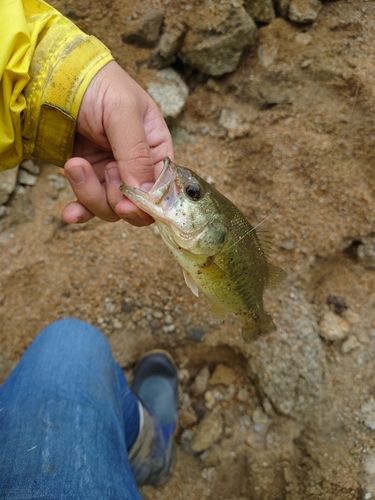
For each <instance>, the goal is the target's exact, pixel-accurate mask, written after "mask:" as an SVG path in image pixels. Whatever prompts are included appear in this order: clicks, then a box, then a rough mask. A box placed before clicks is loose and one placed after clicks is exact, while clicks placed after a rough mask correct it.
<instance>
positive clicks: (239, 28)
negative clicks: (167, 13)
mask: <svg viewBox="0 0 375 500" xmlns="http://www.w3.org/2000/svg"><path fill="white" fill-rule="evenodd" d="M221 7H223V5H221ZM200 9H201V12H197V13H196V18H197V19H199V22H198V23H197V24H193V25H192V26H190V29H189V31H188V33H187V35H186V37H185V40H184V43H183V45H182V48H181V50H180V52H179V56H180V58H181V59H182V61H183V62H184V63H186V64H188V65H190V66H192V67H194V68H196V69H198V70H199V71H201V72H202V73H206V74H209V75H212V76H221V75H224V74H225V73H230V72H232V71H234V70H235V69H236V68H237V66H238V64H239V62H240V59H241V55H242V53H243V51H244V49H245V48H246V47H248V46H250V45H252V44H254V43H255V33H256V25H255V23H254V21H253V20H252V19H251V17H250V16H249V15H248V14H247V12H246V10H245V9H244V7H241V6H233V5H232V3H227V4H224V8H223V10H222V12H220V14H221V18H220V21H219V22H218V21H217V20H216V19H215V22H214V21H213V20H212V18H211V17H210V15H209V13H206V12H205V10H204V6H202V7H201V8H200Z"/></svg>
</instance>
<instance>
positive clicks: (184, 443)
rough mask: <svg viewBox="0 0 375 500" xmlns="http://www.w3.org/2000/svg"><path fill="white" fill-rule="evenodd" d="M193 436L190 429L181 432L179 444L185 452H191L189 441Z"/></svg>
mask: <svg viewBox="0 0 375 500" xmlns="http://www.w3.org/2000/svg"><path fill="white" fill-rule="evenodd" d="M193 437H194V431H192V430H190V429H185V430H184V431H183V432H182V434H181V440H180V444H181V447H182V448H183V449H184V450H185V451H187V452H190V453H191V451H192V450H191V442H192V440H193Z"/></svg>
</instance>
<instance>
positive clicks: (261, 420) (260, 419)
mask: <svg viewBox="0 0 375 500" xmlns="http://www.w3.org/2000/svg"><path fill="white" fill-rule="evenodd" d="M252 419H253V422H254V424H261V425H265V424H267V423H268V422H269V418H268V416H267V415H266V414H265V413H264V411H263V408H261V407H260V406H258V407H257V408H255V410H254V411H253V414H252Z"/></svg>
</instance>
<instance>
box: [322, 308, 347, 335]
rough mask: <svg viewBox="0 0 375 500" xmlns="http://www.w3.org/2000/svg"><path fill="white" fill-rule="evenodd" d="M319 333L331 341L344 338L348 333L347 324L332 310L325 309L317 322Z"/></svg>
mask: <svg viewBox="0 0 375 500" xmlns="http://www.w3.org/2000/svg"><path fill="white" fill-rule="evenodd" d="M319 333H320V335H321V336H322V337H323V338H324V339H325V340H329V341H331V342H335V341H337V340H345V339H346V338H347V337H348V334H349V324H348V323H347V322H346V321H345V320H344V319H343V318H341V317H340V316H337V314H335V313H334V312H332V311H327V312H326V313H325V314H324V315H323V318H322V320H321V322H320V324H319Z"/></svg>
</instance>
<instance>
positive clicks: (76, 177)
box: [67, 167, 86, 186]
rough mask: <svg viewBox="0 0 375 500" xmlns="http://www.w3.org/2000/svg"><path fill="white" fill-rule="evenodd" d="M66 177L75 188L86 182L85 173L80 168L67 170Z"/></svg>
mask: <svg viewBox="0 0 375 500" xmlns="http://www.w3.org/2000/svg"><path fill="white" fill-rule="evenodd" d="M67 175H68V177H69V178H70V179H71V180H72V181H73V182H74V184H76V185H77V186H79V185H80V184H83V183H84V182H85V180H86V172H85V170H84V169H83V168H82V167H75V168H73V169H72V170H69V172H67Z"/></svg>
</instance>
